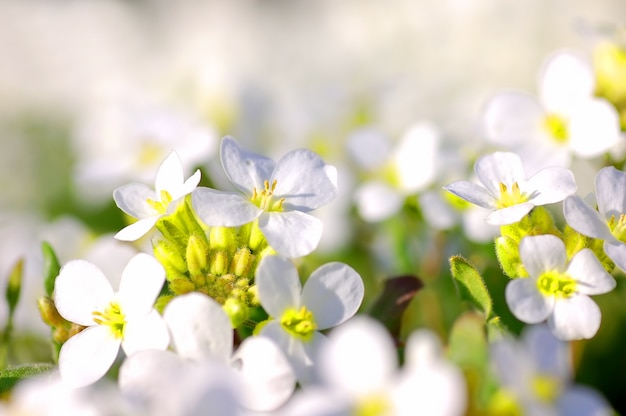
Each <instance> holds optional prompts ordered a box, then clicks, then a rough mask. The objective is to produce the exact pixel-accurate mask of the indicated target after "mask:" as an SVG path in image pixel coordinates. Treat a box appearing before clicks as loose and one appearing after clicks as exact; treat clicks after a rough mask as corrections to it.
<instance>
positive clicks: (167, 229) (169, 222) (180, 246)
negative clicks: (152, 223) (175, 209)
mask: <svg viewBox="0 0 626 416" xmlns="http://www.w3.org/2000/svg"><path fill="white" fill-rule="evenodd" d="M174 215H175V214H172V215H168V216H166V217H161V218H159V220H158V221H157V223H156V228H157V229H158V230H159V231H160V232H161V234H162V235H163V237H164V238H165V239H166V240H167V241H168V242H169V243H170V244H171V245H172V246H174V247H176V250H177V251H178V252H179V253H180V254H181V255H184V253H185V251H186V250H187V242H188V240H189V234H187V233H185V230H181V229H180V228H179V226H178V224H176V222H177V221H175V219H176V218H174Z"/></svg>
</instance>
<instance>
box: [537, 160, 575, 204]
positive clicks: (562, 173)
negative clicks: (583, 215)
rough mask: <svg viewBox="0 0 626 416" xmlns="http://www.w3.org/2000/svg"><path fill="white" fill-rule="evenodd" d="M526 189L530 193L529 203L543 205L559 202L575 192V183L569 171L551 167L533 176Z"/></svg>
mask: <svg viewBox="0 0 626 416" xmlns="http://www.w3.org/2000/svg"><path fill="white" fill-rule="evenodd" d="M526 187H527V189H528V191H530V192H531V195H530V199H529V202H532V203H533V204H534V205H545V204H553V203H555V202H560V201H562V200H564V199H565V198H567V197H568V196H569V195H572V194H573V193H574V192H576V181H575V180H574V174H573V173H572V172H571V171H570V170H569V169H565V168H560V167H552V168H546V169H542V170H540V171H539V172H537V173H536V174H534V175H533V176H532V177H531V178H530V179H529V180H528V182H527V183H526Z"/></svg>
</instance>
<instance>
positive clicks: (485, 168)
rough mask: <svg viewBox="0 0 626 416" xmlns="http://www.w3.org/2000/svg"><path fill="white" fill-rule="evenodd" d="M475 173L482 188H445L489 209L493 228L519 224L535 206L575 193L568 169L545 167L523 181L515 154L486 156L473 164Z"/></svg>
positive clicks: (471, 185)
mask: <svg viewBox="0 0 626 416" xmlns="http://www.w3.org/2000/svg"><path fill="white" fill-rule="evenodd" d="M474 172H475V173H476V176H477V177H478V180H480V182H481V183H482V184H483V186H480V185H477V184H475V183H472V182H468V181H455V182H452V183H451V184H449V185H447V186H445V187H444V189H446V190H448V191H449V192H452V193H453V194H454V195H456V196H458V197H460V198H462V199H465V200H466V201H468V202H471V203H473V204H476V205H478V206H481V207H483V208H488V209H490V210H492V211H493V212H492V213H491V214H489V215H488V216H487V218H485V221H487V223H489V224H492V225H507V224H512V223H515V222H518V221H519V220H521V219H522V218H523V217H524V216H525V215H526V214H528V213H529V212H530V210H531V209H533V208H534V207H535V206H538V205H546V204H552V203H555V202H560V201H562V200H563V199H565V198H566V197H567V196H568V195H571V194H573V193H574V192H576V183H575V182H574V175H573V174H572V172H570V171H569V170H568V169H564V168H560V167H552V168H545V169H543V170H541V171H539V172H537V173H536V174H535V175H533V176H532V177H530V178H529V179H526V175H525V174H524V169H523V168H522V162H521V160H520V158H519V156H517V155H516V154H515V153H508V152H495V153H492V154H489V155H485V156H483V157H481V158H479V159H478V160H477V161H476V163H475V164H474Z"/></svg>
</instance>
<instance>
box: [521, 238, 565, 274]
mask: <svg viewBox="0 0 626 416" xmlns="http://www.w3.org/2000/svg"><path fill="white" fill-rule="evenodd" d="M519 254H520V257H521V259H522V263H524V267H525V268H526V271H528V274H529V275H531V276H533V277H539V275H541V274H542V273H544V272H546V271H554V270H556V271H560V272H563V271H565V264H566V262H567V254H566V252H565V244H564V243H563V241H562V240H561V239H560V238H558V237H556V236H554V235H552V234H545V235H536V236H530V237H524V238H522V241H521V242H520V245H519Z"/></svg>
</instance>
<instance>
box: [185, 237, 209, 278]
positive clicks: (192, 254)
mask: <svg viewBox="0 0 626 416" xmlns="http://www.w3.org/2000/svg"><path fill="white" fill-rule="evenodd" d="M186 254H187V256H186V257H187V267H188V269H189V273H190V274H191V275H192V276H193V275H200V274H203V273H205V272H206V271H207V263H208V259H209V246H208V244H207V243H206V241H205V240H204V239H203V238H199V237H197V236H196V235H192V236H191V237H189V242H188V243H187V253H186Z"/></svg>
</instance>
